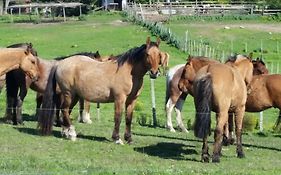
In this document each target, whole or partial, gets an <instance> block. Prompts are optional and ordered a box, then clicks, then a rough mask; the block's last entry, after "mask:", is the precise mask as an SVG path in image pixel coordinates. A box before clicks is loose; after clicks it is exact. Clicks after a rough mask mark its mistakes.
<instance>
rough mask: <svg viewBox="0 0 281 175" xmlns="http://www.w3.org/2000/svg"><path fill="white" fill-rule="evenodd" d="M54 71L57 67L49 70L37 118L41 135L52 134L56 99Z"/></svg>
mask: <svg viewBox="0 0 281 175" xmlns="http://www.w3.org/2000/svg"><path fill="white" fill-rule="evenodd" d="M56 70H57V66H54V67H53V68H52V69H51V72H50V75H49V78H48V83H47V87H46V90H45V93H44V95H43V103H42V109H41V112H40V114H39V118H38V122H39V127H40V129H41V133H42V135H49V134H51V132H52V126H53V119H54V113H55V106H56V101H57V98H58V97H57V93H56V84H57V83H56V77H55V74H56Z"/></svg>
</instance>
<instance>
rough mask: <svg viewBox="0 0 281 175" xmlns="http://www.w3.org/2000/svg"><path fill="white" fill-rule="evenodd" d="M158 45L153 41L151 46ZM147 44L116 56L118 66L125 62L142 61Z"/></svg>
mask: <svg viewBox="0 0 281 175" xmlns="http://www.w3.org/2000/svg"><path fill="white" fill-rule="evenodd" d="M153 46H157V44H156V43H155V42H151V43H150V44H149V47H153ZM146 49H147V48H146V44H143V45H141V46H140V47H134V48H132V49H130V50H128V51H127V52H125V53H123V54H120V55H118V56H116V58H117V63H118V67H120V66H122V65H123V64H124V63H125V62H129V63H130V64H132V63H136V62H139V61H141V58H143V56H144V54H146V53H145V51H146Z"/></svg>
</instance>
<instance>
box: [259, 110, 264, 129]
mask: <svg viewBox="0 0 281 175" xmlns="http://www.w3.org/2000/svg"><path fill="white" fill-rule="evenodd" d="M259 128H260V132H262V131H263V112H262V111H261V112H260V122H259Z"/></svg>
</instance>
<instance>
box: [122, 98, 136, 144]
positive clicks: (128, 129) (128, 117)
mask: <svg viewBox="0 0 281 175" xmlns="http://www.w3.org/2000/svg"><path fill="white" fill-rule="evenodd" d="M136 101H137V100H136V99H135V100H133V101H131V102H126V131H125V134H124V138H125V140H126V141H127V142H128V143H129V144H131V143H132V141H133V140H132V134H131V125H132V118H133V112H134V107H135V104H136Z"/></svg>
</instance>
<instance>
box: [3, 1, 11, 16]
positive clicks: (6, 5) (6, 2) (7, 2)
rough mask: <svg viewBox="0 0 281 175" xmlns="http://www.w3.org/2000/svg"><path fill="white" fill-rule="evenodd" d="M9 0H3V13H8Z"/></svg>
mask: <svg viewBox="0 0 281 175" xmlns="http://www.w3.org/2000/svg"><path fill="white" fill-rule="evenodd" d="M9 3H10V0H5V11H4V14H7V13H8V6H9Z"/></svg>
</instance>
